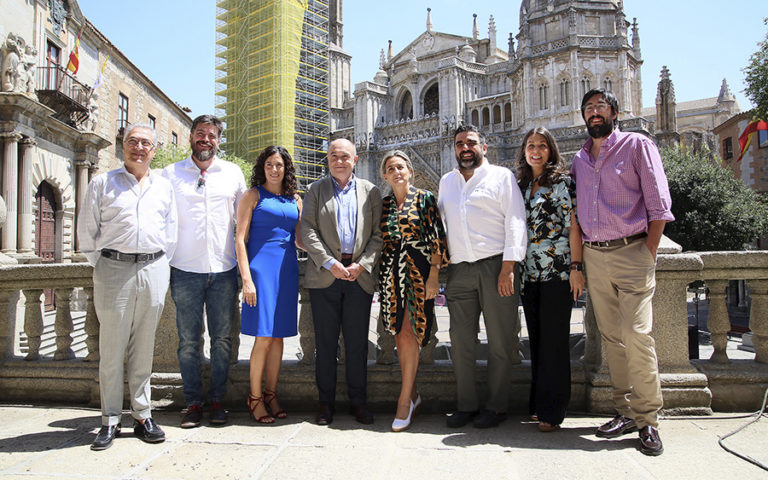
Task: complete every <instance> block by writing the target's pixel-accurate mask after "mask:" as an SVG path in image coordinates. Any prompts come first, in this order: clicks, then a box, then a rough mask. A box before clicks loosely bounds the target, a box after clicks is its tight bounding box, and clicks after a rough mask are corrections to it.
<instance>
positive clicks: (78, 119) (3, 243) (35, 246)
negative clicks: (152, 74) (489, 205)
mask: <svg viewBox="0 0 768 480" xmlns="http://www.w3.org/2000/svg"><path fill="white" fill-rule="evenodd" d="M78 37H79V47H78V51H79V66H78V69H77V73H76V74H74V75H73V74H72V73H71V72H70V71H68V70H67V68H66V67H67V63H68V61H69V55H70V52H71V51H72V50H73V48H74V47H75V44H76V41H77V39H78ZM0 42H2V43H1V45H2V48H1V49H0V54H1V58H2V63H1V64H0V73H1V74H2V81H1V82H0V90H1V91H0V142H2V149H0V155H2V171H1V172H0V176H1V177H2V197H3V199H4V201H5V203H6V206H7V220H6V223H5V225H4V226H3V227H2V231H1V232H0V249H2V253H4V254H6V255H8V256H10V257H12V258H14V259H16V261H18V262H21V263H25V262H41V261H42V262H69V261H73V260H79V259H80V258H79V256H78V255H77V254H76V252H77V238H76V225H75V223H76V219H77V213H78V211H79V205H80V203H81V202H82V201H83V198H84V196H85V191H86V186H87V185H88V182H89V180H90V178H91V177H92V176H93V175H94V174H96V173H98V172H99V171H104V170H109V169H113V168H116V167H118V166H119V165H120V164H121V163H122V158H121V157H122V132H123V130H124V128H125V126H127V125H128V123H137V122H143V123H150V124H153V125H155V128H156V130H157V132H158V135H159V141H160V142H161V143H177V144H179V145H180V146H181V147H185V146H188V145H189V140H188V133H189V127H190V126H191V119H190V118H189V116H188V115H187V114H186V112H184V111H183V110H182V108H181V107H179V106H178V105H176V104H175V103H174V102H173V101H172V100H171V99H170V98H168V97H167V96H166V95H165V94H164V93H163V92H162V91H161V90H160V89H159V88H158V87H157V86H156V85H155V84H154V83H152V81H151V80H150V79H149V78H147V77H146V76H145V75H144V74H143V73H141V71H139V69H138V68H137V67H136V66H135V65H133V64H132V63H131V62H130V60H129V59H128V58H126V57H125V56H124V55H123V54H122V53H121V52H120V51H119V50H118V49H117V48H116V47H115V46H114V45H113V44H112V43H111V42H110V41H109V40H108V39H107V38H106V37H105V36H104V35H103V34H102V33H101V32H99V30H98V29H97V28H96V27H95V26H94V25H93V24H91V23H90V22H89V21H88V20H87V19H86V18H85V17H84V16H83V13H82V12H81V11H80V8H79V6H78V4H77V2H76V1H75V0H6V1H4V2H3V4H2V15H0ZM102 70H103V73H102ZM100 73H101V80H100V83H101V84H100V85H97V78H99V74H100Z"/></svg>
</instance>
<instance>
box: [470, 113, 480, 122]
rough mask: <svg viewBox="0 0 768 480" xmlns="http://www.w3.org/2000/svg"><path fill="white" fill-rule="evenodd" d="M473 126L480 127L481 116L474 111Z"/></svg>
mask: <svg viewBox="0 0 768 480" xmlns="http://www.w3.org/2000/svg"><path fill="white" fill-rule="evenodd" d="M472 125H480V115H479V114H478V113H477V110H472Z"/></svg>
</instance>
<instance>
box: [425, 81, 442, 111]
mask: <svg viewBox="0 0 768 480" xmlns="http://www.w3.org/2000/svg"><path fill="white" fill-rule="evenodd" d="M433 113H440V90H439V89H438V86H437V83H435V84H434V85H432V86H431V87H429V90H427V93H425V94H424V115H431V114H433Z"/></svg>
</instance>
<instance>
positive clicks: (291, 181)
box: [251, 145, 298, 197]
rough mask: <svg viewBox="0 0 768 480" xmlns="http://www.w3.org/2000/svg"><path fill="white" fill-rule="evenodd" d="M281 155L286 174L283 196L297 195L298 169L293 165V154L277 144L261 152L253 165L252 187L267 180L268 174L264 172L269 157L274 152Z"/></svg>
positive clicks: (284, 176)
mask: <svg viewBox="0 0 768 480" xmlns="http://www.w3.org/2000/svg"><path fill="white" fill-rule="evenodd" d="M276 153H277V154H278V155H280V157H281V158H282V159H283V165H284V167H285V169H284V171H285V174H284V175H283V196H284V197H293V196H294V195H296V190H297V188H298V187H297V185H296V169H295V168H294V166H293V159H292V158H291V154H290V153H288V150H286V149H285V148H284V147H280V146H277V145H270V146H268V147H267V148H265V149H264V150H262V151H261V153H260V154H259V158H257V159H256V163H255V164H254V165H253V170H252V171H251V188H256V186H257V185H262V184H263V183H265V182H266V181H267V176H266V175H265V174H264V164H265V163H266V162H267V159H268V158H269V157H271V156H272V155H274V154H276Z"/></svg>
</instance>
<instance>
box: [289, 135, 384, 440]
mask: <svg viewBox="0 0 768 480" xmlns="http://www.w3.org/2000/svg"><path fill="white" fill-rule="evenodd" d="M356 163H357V152H356V150H355V146H354V144H352V142H350V141H349V140H347V139H343V138H342V139H337V140H334V141H332V142H331V144H330V146H329V148H328V169H329V170H330V172H331V175H330V176H328V177H326V178H323V179H320V180H318V181H316V182H314V183H313V184H312V185H310V186H309V190H308V191H307V194H306V195H305V197H304V209H303V211H302V214H301V235H302V239H303V240H304V246H305V248H306V250H307V253H308V254H309V262H308V263H307V270H306V274H305V277H304V281H305V286H306V287H307V288H308V289H309V295H310V297H309V298H310V303H311V305H312V316H313V318H314V324H315V353H316V356H315V380H316V382H317V390H318V393H319V399H320V405H319V409H318V413H317V416H316V418H315V419H316V421H317V424H318V425H328V424H329V423H331V422H332V421H333V414H334V412H335V408H334V403H335V400H336V367H337V363H336V351H337V346H338V344H339V331H340V330H341V331H343V332H344V347H345V352H346V364H345V367H346V374H347V389H348V395H349V401H350V404H351V409H350V413H351V414H352V415H354V417H355V419H356V420H357V421H358V422H360V423H364V424H370V423H373V415H372V414H371V413H370V411H369V410H368V408H367V407H366V382H367V368H368V323H369V318H370V313H371V301H372V299H373V292H374V290H375V288H376V268H377V265H378V261H379V255H380V253H381V246H382V240H381V227H380V223H381V193H380V192H379V189H378V187H376V186H375V185H374V184H372V183H371V182H369V181H367V180H364V179H362V178H357V177H355V175H354V169H355V164H356Z"/></svg>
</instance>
